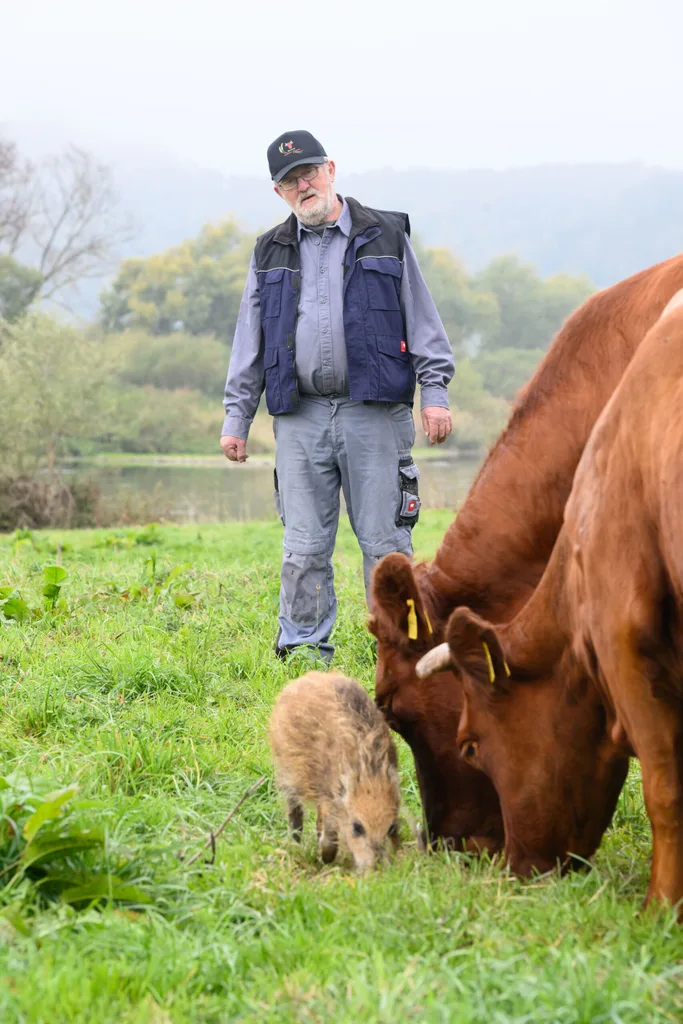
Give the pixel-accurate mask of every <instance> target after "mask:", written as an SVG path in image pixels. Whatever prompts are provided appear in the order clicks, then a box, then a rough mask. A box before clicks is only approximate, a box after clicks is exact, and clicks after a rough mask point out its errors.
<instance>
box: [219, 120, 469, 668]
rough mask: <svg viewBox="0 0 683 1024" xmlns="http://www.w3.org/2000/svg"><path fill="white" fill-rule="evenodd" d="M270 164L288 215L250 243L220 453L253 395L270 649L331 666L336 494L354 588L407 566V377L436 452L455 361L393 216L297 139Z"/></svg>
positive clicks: (404, 223)
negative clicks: (353, 564) (354, 551)
mask: <svg viewBox="0 0 683 1024" xmlns="http://www.w3.org/2000/svg"><path fill="white" fill-rule="evenodd" d="M268 164H269V167H270V174H271V178H272V180H273V182H274V183H275V185H274V188H275V191H276V192H277V194H278V195H279V196H280V197H281V198H282V199H284V201H285V202H286V203H287V205H288V206H289V207H290V208H291V210H292V214H291V215H290V216H289V218H288V219H287V220H286V221H285V222H284V223H283V224H279V225H278V226H277V227H275V228H272V229H271V230H270V231H267V232H266V233H265V234H264V235H261V236H260V238H258V239H257V242H256V247H255V249H254V254H253V256H252V260H251V266H250V268H249V276H248V278H247V284H246V288H245V291H244V296H243V299H242V304H241V306H240V312H239V319H238V322H237V330H236V332H235V339H234V343H233V348H232V357H231V360H230V367H229V370H228V378H227V383H226V387H225V400H224V403H223V404H224V406H225V413H226V415H225V422H224V425H223V430H222V437H221V447H222V449H223V451H224V453H225V455H226V456H227V458H228V459H230V460H231V461H233V462H245V461H246V459H247V452H246V442H247V436H248V433H249V427H250V425H251V421H252V419H253V418H254V414H255V413H256V409H257V406H258V403H259V399H260V396H261V393H262V391H263V388H264V383H265V391H266V405H267V407H268V411H269V412H270V413H271V415H272V416H273V417H274V421H273V431H274V434H275V501H276V505H277V508H278V512H279V515H280V518H281V519H282V522H283V525H284V557H283V561H282V573H281V587H280V615H279V626H280V628H279V631H278V637H277V641H276V644H275V650H276V653H277V654H278V656H279V657H285V656H286V654H287V652H289V651H292V650H295V649H296V648H297V647H301V646H305V647H309V648H310V647H312V648H314V649H316V650H317V651H318V653H319V654H320V655H321V656H322V657H323V658H324V659H325V660H327V661H329V660H331V658H332V655H333V652H334V648H333V647H332V645H331V643H330V634H331V632H332V627H333V625H334V621H335V616H336V610H337V602H336V598H335V592H334V578H333V571H332V561H331V560H332V553H333V551H334V544H335V538H336V534H337V524H338V520H339V491H340V487H341V489H342V490H343V492H344V499H345V501H346V507H347V510H348V513H349V519H350V521H351V526H352V528H353V531H354V533H355V535H356V537H357V539H358V543H359V545H360V548H361V550H362V552H363V566H364V576H365V586H366V592H367V588H368V584H369V579H370V573H371V569H372V566H373V565H374V563H375V562H376V561H377V560H378V559H379V558H381V557H382V556H383V555H386V554H387V553H388V552H390V551H402V552H404V553H405V554H407V555H411V554H412V544H411V530H412V527H413V526H414V525H415V523H416V522H417V518H418V514H419V509H420V499H419V496H418V479H419V473H418V470H417V467H416V465H415V463H414V462H413V458H412V455H411V448H412V446H413V442H414V440H415V429H414V424H413V414H412V403H413V397H414V392H415V381H416V379H417V381H418V382H419V384H420V388H421V408H422V426H423V428H424V431H425V434H426V435H427V436H428V438H429V441H430V442H431V444H435V443H437V442H439V443H440V442H442V441H445V439H446V438H447V437H448V435H449V434H450V432H451V416H450V412H449V411H448V392H447V387H448V382H449V381H450V379H451V377H452V375H453V356H452V352H451V347H450V345H449V342H448V338H447V337H446V334H445V331H444V329H443V325H442V323H441V320H440V318H439V314H438V313H437V310H436V307H435V305H434V302H433V300H432V298H431V296H430V294H429V292H428V290H427V286H426V285H425V282H424V279H423V277H422V274H421V273H420V269H419V267H418V264H417V260H416V258H415V254H414V252H413V249H412V248H411V245H410V242H409V240H408V235H409V231H410V224H409V221H408V217H407V216H406V214H404V213H390V212H387V211H384V210H372V209H369V208H368V207H365V206H361V204H360V203H359V202H357V201H356V200H355V199H351V198H350V197H346V198H342V197H341V196H339V195H337V193H336V192H335V188H334V179H335V165H334V162H333V161H332V160H329V159H328V158H327V155H326V153H325V150H324V149H323V147H322V146H321V145H320V143H319V142H318V141H317V140H316V139H315V138H313V136H312V135H311V134H310V133H309V132H304V131H296V132H285V134H284V135H281V136H280V137H279V138H277V139H276V140H275V141H274V142H273V143H271V145H270V146H269V147H268Z"/></svg>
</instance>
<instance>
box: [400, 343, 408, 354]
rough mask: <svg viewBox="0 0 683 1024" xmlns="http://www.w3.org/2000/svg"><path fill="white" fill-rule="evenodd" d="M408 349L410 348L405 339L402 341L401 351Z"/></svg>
mask: <svg viewBox="0 0 683 1024" xmlns="http://www.w3.org/2000/svg"><path fill="white" fill-rule="evenodd" d="M407 349H408V346H407V345H406V343H405V341H402V342H401V352H406V351H407Z"/></svg>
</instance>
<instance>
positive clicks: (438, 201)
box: [117, 163, 683, 286]
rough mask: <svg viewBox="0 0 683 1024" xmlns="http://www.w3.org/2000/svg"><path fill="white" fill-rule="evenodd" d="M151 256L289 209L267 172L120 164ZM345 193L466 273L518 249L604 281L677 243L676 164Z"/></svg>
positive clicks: (415, 177) (680, 236)
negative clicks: (441, 250)
mask: <svg viewBox="0 0 683 1024" xmlns="http://www.w3.org/2000/svg"><path fill="white" fill-rule="evenodd" d="M117 177H118V180H119V182H120V185H121V191H122V194H123V196H124V198H125V201H126V203H127V204H128V205H129V206H130V207H131V208H132V210H133V211H134V214H135V216H136V218H137V221H138V223H139V224H140V225H141V231H140V234H139V235H138V237H137V239H136V243H135V245H134V249H135V252H136V254H139V255H146V254H148V253H150V252H155V251H157V250H159V249H163V248H165V247H166V246H168V245H172V244H174V243H176V242H179V241H181V240H182V239H183V238H185V237H188V236H191V235H193V234H196V232H197V231H198V230H199V228H200V227H201V225H202V223H203V222H205V221H207V220H209V221H211V220H217V219H218V218H220V217H223V216H226V215H229V214H233V215H235V216H236V217H237V218H238V219H239V220H240V221H242V222H243V223H244V224H245V225H247V226H249V227H251V228H254V229H257V228H263V227H268V226H269V225H270V224H273V223H275V222H276V221H277V220H279V219H282V218H283V217H284V216H285V215H286V213H287V210H286V208H285V207H284V204H283V203H282V201H281V200H279V199H278V197H277V196H275V195H274V193H273V192H272V189H271V186H270V182H269V181H268V179H267V178H266V177H265V175H264V178H263V179H261V180H259V179H257V178H242V177H229V176H225V175H222V174H221V173H220V172H218V171H208V170H201V169H198V168H192V167H189V166H181V165H178V164H172V163H168V164H164V165H158V166H155V167H150V166H140V167H137V168H136V167H133V166H128V167H125V166H122V165H119V168H118V174H117ZM337 180H338V186H339V189H340V191H341V192H343V193H346V194H348V195H353V196H355V197H356V198H357V199H359V200H360V201H361V202H364V203H366V204H368V205H370V206H377V207H380V208H386V209H396V210H405V211H407V212H408V213H409V214H410V219H411V224H412V229H413V232H414V233H416V234H418V235H419V236H420V238H421V239H422V241H423V242H424V243H425V244H426V245H434V246H447V247H448V248H451V249H452V250H453V251H454V252H455V253H457V255H458V256H459V257H460V258H461V259H462V260H463V261H464V262H465V264H466V265H467V266H468V267H469V268H470V269H472V270H476V269H478V268H480V267H481V266H483V265H484V264H485V263H487V262H488V261H489V260H490V259H491V258H492V257H493V256H496V255H499V254H500V253H503V252H515V253H517V254H518V255H519V256H520V257H521V258H522V259H524V260H526V261H529V262H531V263H533V264H535V265H536V266H537V267H538V269H539V271H540V272H541V273H542V274H543V275H547V274H552V273H555V272H557V271H568V272H570V273H587V274H588V275H589V276H590V277H591V278H592V280H593V281H594V282H595V283H596V284H598V285H601V286H602V285H608V284H611V283H613V282H614V281H616V280H619V279H620V278H622V277H624V276H626V275H628V274H630V273H633V272H635V271H637V270H639V269H641V268H642V267H645V266H648V265H649V264H651V263H654V262H656V261H658V260H661V259H665V258H667V257H668V256H672V255H674V254H675V253H677V252H679V251H680V250H681V249H683V229H682V228H681V225H682V224H683V172H680V171H670V170H664V169H661V168H656V167H645V166H643V165H638V164H594V165H590V164H588V165H581V164H578V165H569V164H557V165H545V166H539V167H529V168H515V169H510V170H505V171H492V170H485V169H482V170H470V171H435V170H429V169H425V170H406V171H394V170H391V169H387V170H379V171H369V172H366V173H364V174H353V175H344V174H343V170H342V171H340V172H338V179H337Z"/></svg>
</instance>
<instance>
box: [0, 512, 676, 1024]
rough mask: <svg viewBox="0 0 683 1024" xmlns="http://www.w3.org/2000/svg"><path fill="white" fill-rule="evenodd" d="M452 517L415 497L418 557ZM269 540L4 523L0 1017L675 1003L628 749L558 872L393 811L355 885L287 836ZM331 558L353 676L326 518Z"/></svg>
mask: <svg viewBox="0 0 683 1024" xmlns="http://www.w3.org/2000/svg"><path fill="white" fill-rule="evenodd" d="M450 518H451V516H450V513H448V512H426V513H424V514H423V517H422V520H421V522H420V524H419V526H418V527H417V529H416V531H415V542H416V548H417V552H418V554H420V555H425V556H430V555H431V554H432V553H433V552H434V550H435V548H436V546H437V544H438V541H439V539H440V538H441V536H442V534H443V532H444V530H445V528H446V526H447V525H448V523H449V521H450ZM280 550H281V528H280V526H279V524H278V523H277V522H267V523H252V524H247V525H244V524H229V525H223V526H220V527H218V526H206V527H205V526H201V527H199V528H198V527H196V526H193V527H189V526H161V527H156V526H149V527H145V528H137V529H135V528H134V529H126V530H100V531H96V530H93V531H79V532H67V531H60V532H56V531H52V532H49V533H47V532H46V533H34V534H33V535H31V534H28V533H24V534H16V535H13V536H8V535H5V536H3V537H0V698H1V701H2V717H1V723H0V756H1V762H0V775H2V776H3V781H1V782H0V806H1V807H2V814H3V817H2V820H1V821H0V895H1V899H0V1021H2V1022H3V1024H10V1022H14V1021H17V1022H46V1021H48V1022H52V1021H60V1022H61V1021H69V1022H83V1024H86V1022H87V1024H90V1022H97V1024H109V1022H117V1024H118V1022H121V1024H128V1022H135V1024H143V1022H145V1024H147V1022H149V1024H171V1022H172V1024H184V1022H190V1021H192V1022H194V1021H201V1022H216V1024H219V1022H220V1024H223V1022H229V1021H250V1022H251V1021H253V1022H256V1021H258V1022H264V1024H270V1022H272V1024H275V1022H289V1021H296V1022H299V1021H301V1022H309V1021H310V1022H318V1021H319V1022H335V1024H336V1022H340V1024H341V1022H354V1024H360V1022H375V1021H381V1022H395V1021H419V1022H423V1021H424V1022H430V1024H431V1022H454V1024H455V1022H457V1024H475V1022H476V1024H478V1022H487V1024H489V1022H494V1024H502V1022H519V1024H521V1022H529V1024H560V1022H561V1024H564V1022H566V1024H578V1022H603V1021H604V1022H615V1024H619V1022H629V1024H631V1022H648V1024H651V1022H664V1021H674V1022H675V1021H680V1020H682V1019H683V961H682V957H683V929H680V928H678V927H677V926H676V925H675V924H674V922H673V917H672V915H671V913H670V912H667V911H662V910H659V911H656V910H648V911H643V910H642V909H641V903H642V898H643V896H644V894H645V890H646V887H647V876H648V870H649V856H650V835H649V828H648V824H647V819H646V817H645V814H644V811H643V806H642V799H641V791H640V785H639V781H638V775H637V770H636V769H633V770H632V774H631V777H630V778H629V781H628V784H627V787H626V788H625V791H624V793H623V795H622V798H621V801H620V804H619V808H618V811H617V814H616V817H615V821H614V823H613V826H612V828H611V829H610V831H609V833H608V835H607V836H606V837H605V840H604V842H603V846H602V848H601V850H600V852H599V854H598V856H597V857H596V859H595V865H594V867H593V870H592V871H590V872H587V873H585V874H576V875H573V876H571V877H567V878H562V879H560V878H557V877H555V876H549V877H543V878H540V879H535V880H534V881H533V882H530V883H521V882H519V881H517V880H515V879H513V878H511V877H509V875H508V874H507V873H506V872H505V871H504V870H502V869H501V868H500V867H499V866H498V865H497V864H491V863H489V862H486V861H481V862H477V861H476V860H470V859H468V858H467V857H465V856H463V855H460V854H454V853H447V852H437V853H434V854H431V855H420V854H419V853H418V852H417V850H416V849H415V847H414V845H412V843H411V835H410V831H409V829H408V827H407V826H404V838H405V840H406V843H405V846H404V849H403V851H402V852H401V854H400V855H399V857H398V858H397V860H396V861H395V862H394V863H393V864H392V865H390V866H389V867H387V868H386V869H385V870H383V871H381V872H377V873H374V874H373V875H372V876H369V877H365V878H362V879H358V878H356V877H354V876H353V875H352V874H350V873H349V872H348V871H346V870H344V869H343V868H340V867H339V866H333V867H331V868H325V869H323V868H322V867H321V865H319V864H318V862H317V860H316V855H315V843H314V835H313V829H312V822H311V820H310V819H309V821H308V823H307V829H306V836H305V841H304V843H303V844H302V846H301V847H297V846H296V845H295V844H293V843H292V842H291V841H290V840H289V838H288V836H287V830H286V822H285V816H284V813H283V810H282V808H281V806H280V803H279V800H278V796H277V794H276V792H275V791H274V788H273V784H272V770H271V766H270V761H269V753H268V747H267V743H266V726H267V721H268V716H269V712H270V709H271V707H272V703H273V700H274V698H275V696H276V694H277V693H278V691H279V689H280V688H281V687H282V685H283V684H284V683H285V681H286V680H287V679H289V678H291V677H293V676H295V675H298V674H299V673H300V671H302V670H303V668H304V666H303V665H302V662H301V661H297V660H296V659H294V660H292V661H291V662H290V663H289V664H284V665H283V664H282V663H280V662H279V661H277V660H276V659H275V658H274V656H273V654H272V644H273V640H274V635H275V627H276V610H277V598H278V589H279V582H278V572H279V557H280ZM55 565H59V566H61V568H63V569H64V570H65V571H66V576H64V575H63V574H62V573H60V572H55V571H54V570H50V569H48V570H47V572H46V571H45V569H46V567H49V566H55ZM336 569H337V586H338V594H339V599H340V615H339V621H338V626H337V630H336V634H335V641H336V644H337V656H336V666H337V667H338V668H339V669H340V670H342V671H344V672H346V673H347V674H349V675H352V676H355V677H356V678H357V679H359V680H360V681H361V682H362V683H363V684H364V685H365V686H366V687H367V688H368V689H369V690H371V689H372V685H373V662H372V653H371V644H370V640H371V638H370V637H369V635H368V634H367V633H366V632H365V630H364V626H363V623H364V618H365V608H364V604H363V595H362V573H361V561H360V556H359V553H358V550H357V548H356V545H355V541H354V539H353V537H352V535H351V533H350V530H349V529H348V526H347V525H346V524H345V525H343V526H342V528H341V530H340V541H339V545H338V552H337V556H336ZM3 609H4V613H3ZM398 745H399V748H400V757H401V769H402V782H403V792H404V796H405V802H406V804H407V806H408V807H409V808H410V809H411V810H412V812H413V813H416V814H417V813H419V801H418V798H417V791H416V785H415V779H414V771H413V765H412V758H411V756H410V753H409V751H408V749H407V747H406V746H405V745H404V744H403V743H402V741H400V740H398ZM264 773H265V774H266V775H267V779H266V782H265V783H264V784H263V785H262V786H261V787H260V788H259V789H257V790H256V791H255V792H254V793H253V794H252V795H251V796H250V797H249V799H248V800H247V801H246V802H245V803H244V804H243V805H242V807H241V808H240V809H239V810H238V811H237V813H236V814H235V816H234V818H233V819H232V821H231V822H230V823H229V824H228V825H227V827H226V829H225V831H224V832H223V834H222V835H221V836H220V837H219V838H218V839H217V840H216V844H215V860H214V862H213V863H211V864H209V863H205V860H204V857H200V858H199V859H198V860H196V861H195V862H194V863H193V864H191V865H188V863H187V861H188V860H189V859H190V857H191V856H192V855H193V854H195V853H196V852H198V851H199V850H200V848H201V846H202V843H203V842H204V840H205V838H206V837H207V835H208V834H209V832H210V830H211V829H212V828H213V829H215V828H216V827H217V826H218V825H219V824H220V822H221V821H222V820H223V819H224V818H225V816H226V815H227V814H228V812H229V811H230V810H231V808H233V807H234V805H235V804H236V803H237V801H238V800H239V798H240V797H241V796H242V794H243V793H244V792H245V791H246V790H247V788H248V787H249V786H250V785H251V784H252V783H253V782H255V781H256V780H257V779H258V778H259V777H260V776H261V775H262V774H264ZM72 786H74V787H77V789H73V790H72V789H71V788H70V787H72ZM206 856H208V853H207V855H206ZM183 858H184V859H183Z"/></svg>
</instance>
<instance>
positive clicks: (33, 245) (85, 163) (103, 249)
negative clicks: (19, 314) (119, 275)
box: [0, 138, 134, 304]
mask: <svg viewBox="0 0 683 1024" xmlns="http://www.w3.org/2000/svg"><path fill="white" fill-rule="evenodd" d="M133 233H134V232H133V225H132V220H131V218H130V217H128V216H126V215H125V214H124V212H123V211H122V208H121V204H120V200H119V196H118V194H117V192H116V189H115V187H114V182H113V178H112V174H111V171H110V169H109V168H108V167H106V166H105V165H104V164H101V163H98V162H97V161H96V160H95V158H94V157H93V156H92V155H91V154H89V153H87V152H86V151H85V150H82V149H79V148H78V147H77V146H69V147H68V148H67V149H66V150H65V151H64V152H63V153H62V154H60V155H59V156H56V157H49V158H47V159H45V160H43V161H42V162H41V163H40V164H38V165H37V166H34V165H32V164H29V163H28V162H25V161H24V162H22V160H21V159H20V157H19V155H18V153H17V150H16V147H15V146H14V144H13V143H11V142H8V141H6V140H3V139H2V138H0V255H2V254H4V255H9V256H12V255H14V256H16V257H17V258H19V259H20V260H21V261H22V262H23V263H26V264H28V265H30V266H33V267H36V268H37V269H38V270H39V271H40V274H41V275H42V278H43V285H42V288H41V293H40V294H41V297H42V298H46V299H55V297H57V296H59V299H60V302H61V303H62V304H66V302H67V297H66V294H65V293H66V292H68V291H69V290H71V291H75V290H76V289H77V286H78V284H79V283H80V282H81V281H84V280H89V279H93V278H99V277H104V276H105V275H106V274H107V273H108V272H109V271H110V270H111V269H113V267H115V266H116V264H117V263H118V261H119V259H120V247H121V246H122V245H123V244H124V243H125V242H127V241H129V240H130V239H131V238H132V237H133Z"/></svg>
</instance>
